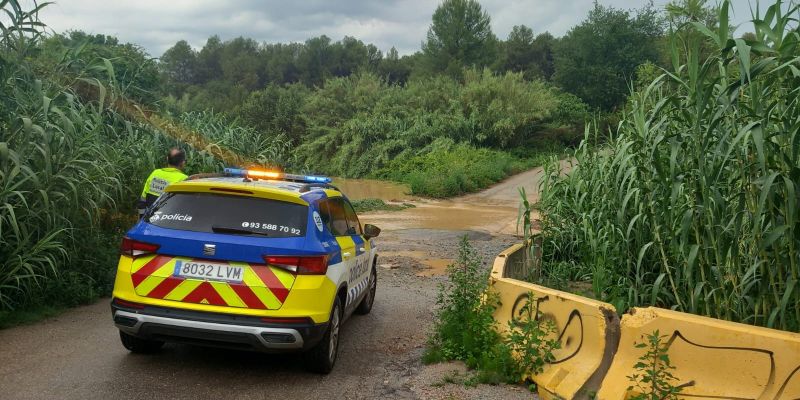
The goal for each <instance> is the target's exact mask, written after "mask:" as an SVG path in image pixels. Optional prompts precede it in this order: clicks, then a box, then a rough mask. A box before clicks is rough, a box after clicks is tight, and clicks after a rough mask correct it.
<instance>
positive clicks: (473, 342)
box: [423, 237, 560, 385]
mask: <svg viewBox="0 0 800 400" xmlns="http://www.w3.org/2000/svg"><path fill="white" fill-rule="evenodd" d="M447 272H448V282H447V283H446V284H442V285H441V286H440V288H439V293H438V295H437V305H438V309H437V313H436V322H435V324H434V329H433V333H432V335H431V337H430V338H429V343H428V348H427V350H426V353H425V355H424V358H423V361H425V362H426V363H432V362H439V361H443V360H461V361H464V362H465V363H466V364H467V366H469V367H470V368H473V369H475V370H476V372H475V374H474V375H473V376H472V377H471V378H469V379H467V380H466V381H465V384H467V385H476V384H478V383H488V384H499V383H519V382H522V381H523V380H525V379H527V378H528V377H529V376H530V375H532V374H533V375H535V374H537V373H540V372H541V371H542V369H543V368H544V366H545V365H546V364H547V363H548V362H550V361H552V360H553V353H552V352H553V350H555V349H558V348H559V347H560V343H559V342H558V340H557V339H556V337H555V330H556V329H555V325H554V324H553V322H552V321H549V320H543V319H542V318H541V315H540V314H539V312H538V310H536V309H535V300H533V301H531V302H529V303H528V304H527V305H526V306H524V307H523V309H522V310H523V313H522V315H521V316H520V317H519V318H515V319H513V320H512V321H510V323H509V333H508V335H505V336H504V335H501V334H500V333H499V332H498V330H497V326H496V322H495V320H494V317H493V313H494V311H495V310H496V308H497V306H498V298H497V294H496V293H494V292H492V291H491V290H490V289H489V288H488V278H489V276H488V270H486V269H485V268H484V267H483V266H482V263H481V259H480V257H479V256H478V255H477V254H476V253H475V250H474V249H473V248H472V246H471V245H470V244H469V241H467V238H466V237H464V238H463V239H462V241H461V243H460V245H459V256H458V259H457V260H456V262H455V264H453V265H450V266H449V267H448V271H447ZM530 296H531V297H530V298H531V299H534V297H533V296H532V295H530Z"/></svg>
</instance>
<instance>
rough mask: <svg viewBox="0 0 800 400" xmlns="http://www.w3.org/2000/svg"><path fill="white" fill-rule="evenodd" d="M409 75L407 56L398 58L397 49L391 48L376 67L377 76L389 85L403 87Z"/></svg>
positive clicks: (409, 67)
mask: <svg viewBox="0 0 800 400" xmlns="http://www.w3.org/2000/svg"><path fill="white" fill-rule="evenodd" d="M410 74H411V66H410V65H409V62H408V56H406V57H403V58H402V59H401V58H400V54H399V53H398V52H397V49H395V48H394V47H392V48H391V49H390V50H389V51H388V52H387V53H386V57H385V58H383V59H382V60H381V62H380V64H379V65H378V75H379V76H380V77H381V78H383V80H385V81H386V82H387V83H389V84H392V85H394V84H400V85H403V84H405V83H406V81H408V76H409V75H410Z"/></svg>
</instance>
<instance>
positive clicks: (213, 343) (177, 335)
mask: <svg viewBox="0 0 800 400" xmlns="http://www.w3.org/2000/svg"><path fill="white" fill-rule="evenodd" d="M111 312H112V315H113V318H114V324H115V325H116V326H117V328H119V330H120V331H123V332H125V333H127V334H129V335H133V336H136V337H139V338H142V339H149V340H161V341H165V342H177V343H187V344H194V345H200V346H210V347H221V348H229V349H237V350H254V351H262V352H286V351H303V350H307V349H309V348H311V347H313V346H314V345H315V344H317V343H318V342H319V341H320V339H321V338H322V336H323V335H324V333H325V330H326V329H327V327H328V325H327V323H324V324H313V323H298V324H294V323H292V324H275V323H266V322H263V321H261V320H260V319H259V318H256V317H242V316H238V315H226V314H216V313H204V312H197V311H187V310H179V309H169V308H164V307H154V306H144V307H143V308H132V307H129V306H126V305H123V304H120V303H118V302H116V301H112V303H111Z"/></svg>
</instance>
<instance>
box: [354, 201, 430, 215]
mask: <svg viewBox="0 0 800 400" xmlns="http://www.w3.org/2000/svg"><path fill="white" fill-rule="evenodd" d="M350 202H351V203H352V204H353V208H354V209H355V210H356V212H357V213H363V212H370V211H401V210H405V209H407V208H414V207H415V206H414V205H413V204H409V203H403V204H387V203H386V202H385V201H383V200H381V199H374V198H369V199H361V200H350Z"/></svg>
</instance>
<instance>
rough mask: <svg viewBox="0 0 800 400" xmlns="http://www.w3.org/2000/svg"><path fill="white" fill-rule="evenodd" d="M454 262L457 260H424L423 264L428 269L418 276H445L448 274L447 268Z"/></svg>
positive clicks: (418, 273)
mask: <svg viewBox="0 0 800 400" xmlns="http://www.w3.org/2000/svg"><path fill="white" fill-rule="evenodd" d="M454 262H455V260H452V259H449V258H431V259H429V260H422V263H423V264H425V266H427V267H428V268H427V269H423V270H422V271H420V272H417V276H434V275H444V274H446V273H447V267H448V266H449V265H450V264H452V263H454Z"/></svg>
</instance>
